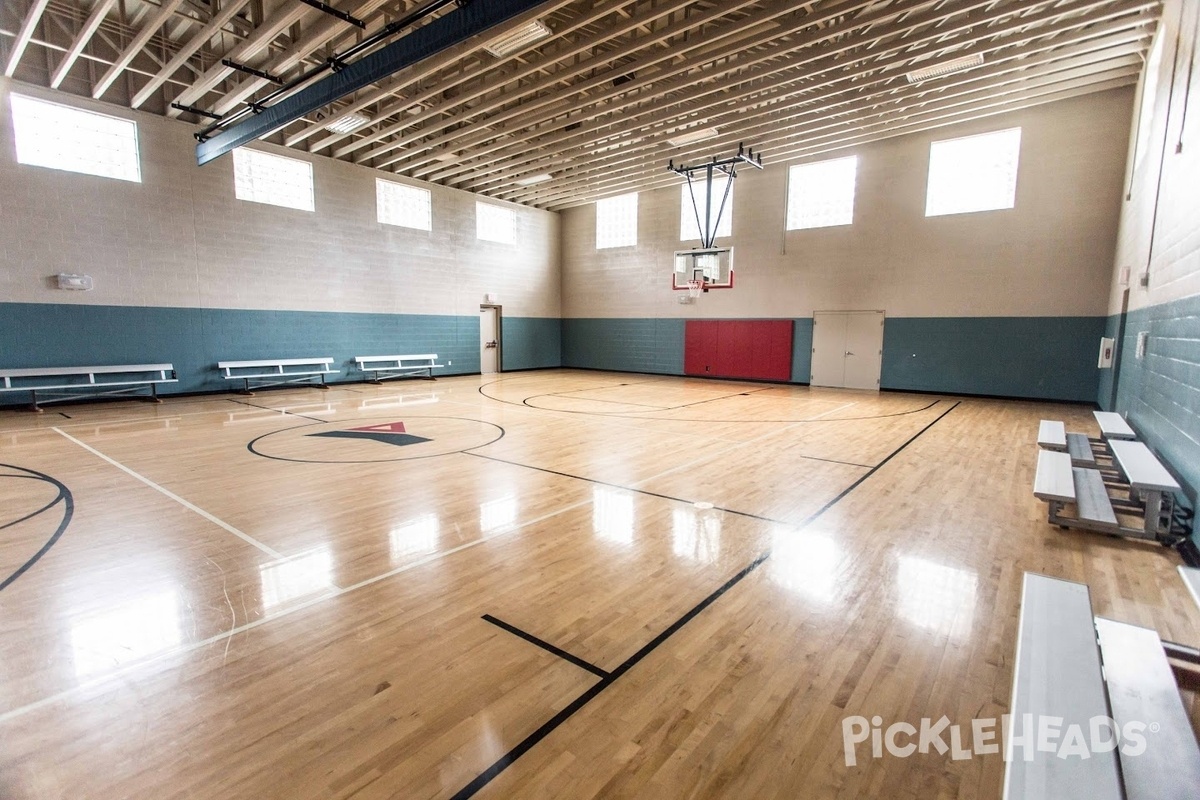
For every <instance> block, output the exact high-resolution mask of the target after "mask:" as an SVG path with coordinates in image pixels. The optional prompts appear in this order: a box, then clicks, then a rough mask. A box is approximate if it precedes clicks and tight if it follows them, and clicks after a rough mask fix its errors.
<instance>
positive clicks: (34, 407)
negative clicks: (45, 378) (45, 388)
mask: <svg viewBox="0 0 1200 800" xmlns="http://www.w3.org/2000/svg"><path fill="white" fill-rule="evenodd" d="M29 410H30V411H32V412H34V413H35V414H40V413H42V407H41V406H39V405H38V401H37V390H36V389H30V390H29Z"/></svg>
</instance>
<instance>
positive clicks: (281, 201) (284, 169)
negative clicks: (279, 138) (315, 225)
mask: <svg viewBox="0 0 1200 800" xmlns="http://www.w3.org/2000/svg"><path fill="white" fill-rule="evenodd" d="M233 193H234V196H235V197H237V199H239V200H249V201H250V202H252V203H267V204H268V205H272V206H283V207H284V208H295V209H299V210H300V211H314V210H315V206H314V205H313V172H312V164H310V163H308V162H307V161H301V160H299V159H296V158H284V157H283V156H276V155H271V154H270V153H263V152H261V151H259V150H247V149H245V148H238V149H237V150H234V151H233Z"/></svg>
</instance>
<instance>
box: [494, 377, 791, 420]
mask: <svg viewBox="0 0 1200 800" xmlns="http://www.w3.org/2000/svg"><path fill="white" fill-rule="evenodd" d="M487 385H490V384H487ZM480 388H483V387H480ZM605 388H609V389H614V388H617V387H614V386H609V387H605ZM774 388H775V387H774V386H764V387H763V388H761V389H751V390H750V391H748V392H734V393H733V394H723V395H721V396H720V397H710V398H708V399H707V400H697V401H696V402H694V403H683V404H682V405H678V406H645V407H646V408H653V409H657V411H678V410H679V409H681V408H691V407H692V406H702V405H704V404H705V403H715V402H717V401H719V400H729V399H730V398H733V397H745V396H747V395H751V394H754V393H755V392H766V391H770V390H771V389H774ZM596 391H599V389H597V390H596ZM553 396H554V394H553V393H550V394H533V395H530V396H529V397H526V398H525V399H524V400H522V401H521V405H524V406H528V407H529V408H536V409H538V410H539V411H566V409H559V408H546V407H545V406H537V405H533V404H532V403H530V402H529V401H530V400H533V399H535V398H538V397H553ZM484 397H487V395H484ZM493 399H495V398H493ZM582 399H584V400H591V402H593V403H620V402H621V401H620V400H592V399H591V398H587V397H585V398H582ZM502 402H503V401H502ZM624 405H627V406H641V405H643V404H642V403H624ZM657 411H656V412H647V413H657ZM566 413H568V414H591V415H593V416H597V417H620V416H625V415H624V414H623V413H622V412H620V411H566ZM640 419H658V417H640Z"/></svg>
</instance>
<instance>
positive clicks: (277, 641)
mask: <svg viewBox="0 0 1200 800" xmlns="http://www.w3.org/2000/svg"><path fill="white" fill-rule="evenodd" d="M1047 416H1049V417H1053V418H1057V419H1064V420H1066V421H1067V423H1068V424H1067V428H1068V430H1079V431H1089V432H1094V431H1095V426H1094V423H1093V421H1092V418H1091V415H1090V413H1089V412H1088V410H1087V409H1086V408H1083V407H1079V406H1069V405H1054V404H1047V403H1032V402H1007V401H995V400H980V399H958V398H946V397H932V396H931V397H924V396H918V395H911V394H886V393H885V394H882V395H877V394H873V393H857V392H845V391H835V390H820V389H809V388H807V387H785V386H768V385H763V384H753V383H738V382H718V381H697V380H685V379H678V378H667V377H652V376H639V375H621V374H606V373H595V372H574V371H569V370H563V371H551V372H531V373H514V374H508V375H503V376H487V377H482V378H481V377H462V378H449V379H440V380H438V381H436V382H426V381H412V382H403V383H391V384H387V385H384V386H369V385H351V386H344V387H335V388H333V389H331V390H329V391H327V392H318V391H316V390H313V389H288V390H282V391H267V392H260V393H259V394H258V395H257V396H255V397H252V398H245V397H240V396H237V395H222V396H210V397H202V398H180V399H172V400H168V401H167V402H165V403H163V404H162V405H158V406H154V405H150V404H144V403H138V402H120V403H104V404H93V405H82V404H78V405H69V406H59V407H51V409H49V410H47V412H46V413H44V414H41V415H34V414H30V413H26V412H21V411H2V412H0V454H2V455H0V462H2V463H3V466H0V509H3V511H2V513H0V526H3V527H2V528H0V581H6V585H5V586H4V588H3V589H2V590H0V797H3V798H6V800H17V799H18V798H22V799H23V798H39V800H41V799H44V798H60V797H61V798H81V797H87V798H125V797H132V798H155V800H159V799H160V798H184V797H186V798H222V799H223V800H228V799H229V798H329V797H354V798H388V797H395V798H445V797H453V796H456V795H457V796H460V797H466V796H472V795H474V796H477V797H481V798H534V797H536V798H618V797H626V798H644V797H655V798H677V797H679V798H682V797H688V798H756V799H757V798H800V797H803V798H825V797H839V798H852V797H888V798H932V797H963V798H969V797H986V798H992V797H996V796H998V794H999V791H1000V786H1001V781H1002V775H1003V762H1002V761H1001V760H1000V758H999V757H998V756H979V757H975V758H972V759H968V760H958V761H955V760H952V758H951V756H950V754H946V755H938V754H937V753H936V752H933V753H930V754H928V755H921V754H917V755H914V756H912V757H909V758H906V759H899V758H895V757H885V758H882V759H872V758H869V757H866V755H867V754H866V752H865V751H862V752H860V758H859V760H858V763H857V765H856V766H854V767H848V766H846V765H845V763H844V757H843V751H842V733H841V731H842V720H843V719H844V718H845V717H847V716H850V715H863V716H866V717H872V716H876V715H878V716H880V717H881V718H882V719H883V720H885V721H886V722H885V723H884V724H885V725H886V724H889V723H890V722H895V721H905V720H907V721H909V722H912V723H914V724H915V723H919V721H920V719H921V718H923V717H932V718H935V719H936V718H938V717H940V716H942V715H946V716H948V717H949V718H950V720H951V721H953V722H955V723H958V724H961V725H963V726H969V725H970V721H971V720H972V719H974V718H981V717H998V716H999V715H1001V714H1003V713H1004V712H1005V711H1006V710H1007V703H1008V698H1009V691H1010V685H1011V680H1012V664H1013V655H1014V643H1015V639H1016V628H1017V617H1018V610H1019V609H1018V606H1019V598H1020V585H1021V575H1022V572H1023V571H1025V570H1036V571H1039V572H1043V573H1046V574H1049V575H1054V576H1060V577H1063V578H1068V579H1071V580H1077V581H1083V582H1086V583H1087V584H1088V585H1089V586H1090V587H1091V590H1092V598H1093V604H1094V607H1095V609H1096V611H1097V613H1099V614H1102V615H1105V616H1109V617H1112V618H1115V619H1118V620H1123V621H1127V622H1132V623H1136V624H1139V625H1145V626H1149V627H1153V628H1155V629H1157V630H1158V631H1159V632H1160V634H1161V635H1162V636H1163V637H1164V638H1166V639H1171V640H1175V641H1179V642H1184V643H1191V644H1197V643H1200V611H1198V610H1197V608H1196V607H1195V605H1194V603H1193V602H1192V600H1191V599H1190V598H1189V596H1188V595H1187V593H1186V590H1185V588H1184V586H1183V583H1182V581H1181V580H1180V578H1179V576H1178V575H1177V574H1176V572H1175V566H1176V565H1177V564H1178V563H1179V562H1178V559H1177V556H1176V555H1175V554H1174V553H1172V552H1170V551H1168V550H1165V549H1163V548H1159V547H1155V546H1149V545H1145V544H1139V543H1136V542H1129V541H1124V540H1116V539H1109V538H1104V537H1101V536H1096V535H1089V534H1081V533H1075V532H1064V531H1061V530H1059V529H1058V528H1056V527H1053V526H1050V525H1048V524H1047V523H1046V522H1045V506H1044V504H1042V503H1040V502H1038V501H1037V500H1035V499H1034V497H1033V496H1032V493H1031V486H1032V480H1033V469H1034V462H1035V454H1036V451H1035V445H1034V442H1035V439H1036V432H1037V423H1038V420H1039V419H1041V418H1042V417H1047ZM697 503H699V504H701V506H697V505H696V504H697ZM704 504H712V506H713V507H712V508H705V507H703V505H704ZM14 575H15V577H12V576H14Z"/></svg>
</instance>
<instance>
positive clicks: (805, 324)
mask: <svg viewBox="0 0 1200 800" xmlns="http://www.w3.org/2000/svg"><path fill="white" fill-rule="evenodd" d="M812 336H813V321H812V317H808V318H807V319H798V320H794V321H793V324H792V383H808V382H809V381H810V380H811V379H812Z"/></svg>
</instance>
